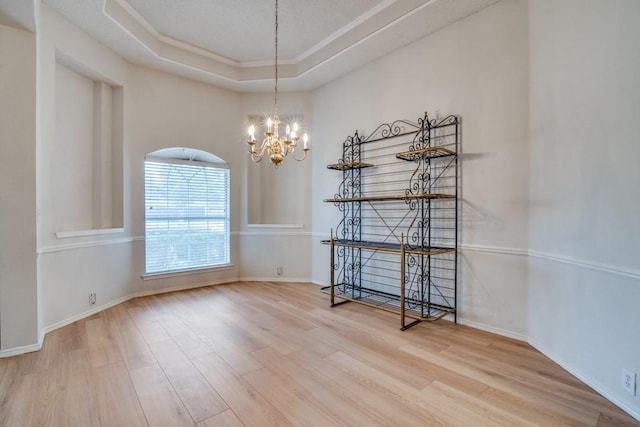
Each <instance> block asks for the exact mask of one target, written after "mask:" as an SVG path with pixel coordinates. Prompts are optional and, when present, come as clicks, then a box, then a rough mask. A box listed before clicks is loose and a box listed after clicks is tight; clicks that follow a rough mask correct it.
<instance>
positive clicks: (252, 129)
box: [249, 125, 256, 139]
mask: <svg viewBox="0 0 640 427" xmlns="http://www.w3.org/2000/svg"><path fill="white" fill-rule="evenodd" d="M255 134H256V127H255V126H254V125H251V126H249V136H250V137H251V139H253V138H254V137H255Z"/></svg>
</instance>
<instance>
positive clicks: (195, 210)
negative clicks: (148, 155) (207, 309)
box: [144, 160, 230, 273]
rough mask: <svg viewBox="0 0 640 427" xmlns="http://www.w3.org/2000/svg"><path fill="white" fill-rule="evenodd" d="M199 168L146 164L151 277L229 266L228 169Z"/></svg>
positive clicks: (216, 166) (145, 178)
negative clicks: (157, 274)
mask: <svg viewBox="0 0 640 427" xmlns="http://www.w3.org/2000/svg"><path fill="white" fill-rule="evenodd" d="M190 163H194V162H190ZM196 163H198V164H197V165H193V164H182V163H181V162H173V161H171V160H168V161H155V160H146V161H145V168H144V182H145V245H146V246H145V247H146V272H147V273H161V272H170V271H177V270H189V269H197V268H204V267H214V266H218V265H224V264H228V263H229V260H230V256H229V169H227V168H223V167H218V165H214V164H207V163H201V162H196Z"/></svg>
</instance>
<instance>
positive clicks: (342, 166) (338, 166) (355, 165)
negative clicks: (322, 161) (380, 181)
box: [327, 162, 375, 171]
mask: <svg viewBox="0 0 640 427" xmlns="http://www.w3.org/2000/svg"><path fill="white" fill-rule="evenodd" d="M374 166H375V165H374V164H371V163H362V162H345V163H333V164H331V165H327V169H333V170H337V171H343V170H350V169H363V168H372V167H374Z"/></svg>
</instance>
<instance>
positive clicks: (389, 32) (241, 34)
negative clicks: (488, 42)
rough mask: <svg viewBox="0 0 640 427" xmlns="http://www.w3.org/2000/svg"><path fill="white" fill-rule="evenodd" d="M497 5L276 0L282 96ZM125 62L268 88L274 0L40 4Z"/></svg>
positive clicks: (54, 0)
mask: <svg viewBox="0 0 640 427" xmlns="http://www.w3.org/2000/svg"><path fill="white" fill-rule="evenodd" d="M496 1H497V0H280V6H279V11H280V12H279V14H280V25H279V38H280V41H279V50H280V51H279V60H280V63H281V66H280V74H281V76H282V87H283V89H284V90H310V89H313V88H315V87H318V86H320V85H322V84H325V83H327V82H329V81H331V80H332V79H334V78H337V77H339V76H340V75H342V74H344V73H347V72H349V71H351V70H353V69H355V68H357V67H360V66H362V65H365V64H366V63H368V62H370V61H372V60H374V59H376V58H378V57H380V56H383V55H385V54H387V53H389V52H391V51H393V50H394V49H398V48H399V47H402V46H404V45H406V44H408V43H411V42H413V41H415V40H417V39H419V38H422V37H424V36H425V35H427V34H429V33H432V32H434V31H437V30H438V29H440V28H442V27H444V26H446V25H449V24H451V23H453V22H455V21H457V20H459V19H461V18H464V17H466V16H468V15H470V14H472V13H475V12H477V11H479V10H481V9H483V8H484V7H486V6H488V5H490V4H492V3H495V2H496ZM43 3H46V4H48V5H49V6H50V7H52V8H53V9H54V10H56V11H57V12H58V13H60V14H61V15H63V16H64V17H66V18H67V19H68V20H69V21H71V22H72V23H74V24H75V25H77V26H78V27H80V28H81V29H83V30H84V31H85V32H87V33H89V34H90V35H91V36H92V37H94V38H95V39H97V40H99V41H100V42H102V43H103V44H105V45H107V46H109V47H110V48H111V49H113V50H114V51H116V52H118V53H119V54H120V55H121V56H123V57H124V58H125V59H127V60H128V61H129V62H131V63H134V64H138V65H143V66H147V67H152V68H156V69H160V70H163V71H167V72H171V73H175V74H179V75H183V76H186V77H189V78H194V79H197V80H202V81H205V82H209V83H213V84H216V85H219V86H222V87H226V88H229V89H233V90H238V91H261V90H271V89H272V80H273V55H274V49H273V37H274V34H273V32H274V29H273V25H274V22H273V20H274V16H273V14H274V3H273V1H272V0H242V1H228V0H43Z"/></svg>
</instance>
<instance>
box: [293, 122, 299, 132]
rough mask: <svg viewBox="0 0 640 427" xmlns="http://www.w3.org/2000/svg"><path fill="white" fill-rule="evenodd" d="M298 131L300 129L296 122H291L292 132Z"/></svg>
mask: <svg viewBox="0 0 640 427" xmlns="http://www.w3.org/2000/svg"><path fill="white" fill-rule="evenodd" d="M298 129H300V126H298V122H293V131H294V132H298Z"/></svg>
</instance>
